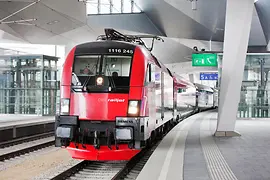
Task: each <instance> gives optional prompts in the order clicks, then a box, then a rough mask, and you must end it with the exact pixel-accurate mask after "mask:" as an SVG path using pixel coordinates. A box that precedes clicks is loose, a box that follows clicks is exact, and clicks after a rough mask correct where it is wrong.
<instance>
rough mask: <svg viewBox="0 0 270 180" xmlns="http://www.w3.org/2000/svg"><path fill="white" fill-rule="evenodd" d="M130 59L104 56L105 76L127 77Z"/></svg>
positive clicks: (127, 57)
mask: <svg viewBox="0 0 270 180" xmlns="http://www.w3.org/2000/svg"><path fill="white" fill-rule="evenodd" d="M131 58H132V57H131V56H104V60H103V72H105V76H113V77H129V73H130V65H131Z"/></svg>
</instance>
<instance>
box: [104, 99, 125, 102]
mask: <svg viewBox="0 0 270 180" xmlns="http://www.w3.org/2000/svg"><path fill="white" fill-rule="evenodd" d="M108 102H117V103H118V102H125V99H118V98H114V99H108Z"/></svg>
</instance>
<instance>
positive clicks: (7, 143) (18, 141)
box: [0, 131, 54, 148]
mask: <svg viewBox="0 0 270 180" xmlns="http://www.w3.org/2000/svg"><path fill="white" fill-rule="evenodd" d="M52 136H54V132H53V131H52V132H47V133H42V134H37V135H33V136H28V137H23V138H18V139H13V140H9V141H4V142H0V148H6V147H10V146H14V145H17V144H21V143H25V142H30V141H34V140H38V139H43V138H46V137H52Z"/></svg>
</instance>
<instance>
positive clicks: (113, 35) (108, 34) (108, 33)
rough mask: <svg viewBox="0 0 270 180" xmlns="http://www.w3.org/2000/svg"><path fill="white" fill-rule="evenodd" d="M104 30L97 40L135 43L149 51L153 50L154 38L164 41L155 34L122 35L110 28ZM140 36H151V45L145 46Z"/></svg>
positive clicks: (146, 37)
mask: <svg viewBox="0 0 270 180" xmlns="http://www.w3.org/2000/svg"><path fill="white" fill-rule="evenodd" d="M104 31H105V35H100V36H98V37H97V40H115V41H125V42H130V43H137V44H139V45H143V46H144V47H145V48H147V49H148V50H149V51H152V50H153V47H154V41H155V40H158V41H162V42H164V40H163V39H162V38H161V37H159V36H155V35H124V34H122V33H120V32H118V31H116V30H114V29H110V28H105V29H104ZM142 38H145V39H148V38H151V39H152V43H151V47H147V46H146V45H145V42H144V41H143V40H142Z"/></svg>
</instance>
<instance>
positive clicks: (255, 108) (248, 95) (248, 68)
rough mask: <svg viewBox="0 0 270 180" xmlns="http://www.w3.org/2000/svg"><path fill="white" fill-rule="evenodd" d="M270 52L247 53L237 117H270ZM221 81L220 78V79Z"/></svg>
mask: <svg viewBox="0 0 270 180" xmlns="http://www.w3.org/2000/svg"><path fill="white" fill-rule="evenodd" d="M221 65H222V55H220V56H219V78H220V79H222V77H221V73H222V68H221ZM269 72H270V54H269V55H263V54H259V53H258V54H247V57H246V64H245V69H244V74H243V81H242V86H241V92H240V101H239V105H238V113H237V117H239V118H269V117H270V115H269V110H270V108H269V100H270V97H269V93H270V92H269V91H270V82H269V79H270V75H269V74H270V73H269ZM219 81H220V80H219Z"/></svg>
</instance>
